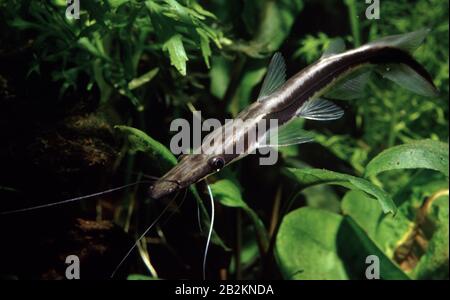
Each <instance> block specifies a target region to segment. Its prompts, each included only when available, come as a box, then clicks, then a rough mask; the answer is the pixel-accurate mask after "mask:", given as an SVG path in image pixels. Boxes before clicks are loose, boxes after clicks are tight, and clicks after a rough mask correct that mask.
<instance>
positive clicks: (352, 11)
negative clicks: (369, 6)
mask: <svg viewBox="0 0 450 300" xmlns="http://www.w3.org/2000/svg"><path fill="white" fill-rule="evenodd" d="M345 4H346V5H347V8H348V15H349V18H350V26H351V28H352V35H353V44H354V46H355V47H359V46H360V45H361V30H360V28H359V20H358V12H357V9H356V2H355V0H346V1H345Z"/></svg>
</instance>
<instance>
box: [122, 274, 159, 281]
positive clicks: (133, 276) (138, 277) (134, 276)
mask: <svg viewBox="0 0 450 300" xmlns="http://www.w3.org/2000/svg"><path fill="white" fill-rule="evenodd" d="M127 280H158V278H154V277H150V276H147V275H142V274H130V275H128V277H127Z"/></svg>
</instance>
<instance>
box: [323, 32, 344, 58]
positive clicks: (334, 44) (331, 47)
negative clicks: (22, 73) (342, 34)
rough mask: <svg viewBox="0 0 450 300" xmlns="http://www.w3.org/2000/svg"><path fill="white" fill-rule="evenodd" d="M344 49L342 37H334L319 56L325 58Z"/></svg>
mask: <svg viewBox="0 0 450 300" xmlns="http://www.w3.org/2000/svg"><path fill="white" fill-rule="evenodd" d="M344 51H345V43H344V40H343V39H342V38H339V37H338V38H334V39H332V40H331V41H330V43H329V44H328V47H327V49H326V50H325V52H323V54H322V56H321V57H320V58H321V59H322V58H327V57H329V56H332V55H335V54H339V53H342V52H344Z"/></svg>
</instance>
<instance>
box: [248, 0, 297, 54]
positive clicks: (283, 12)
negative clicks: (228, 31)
mask: <svg viewBox="0 0 450 300" xmlns="http://www.w3.org/2000/svg"><path fill="white" fill-rule="evenodd" d="M246 2H250V3H249V5H250V6H251V9H247V10H246V11H244V12H246V13H247V14H244V21H245V20H247V24H249V26H252V25H253V24H252V23H254V22H252V21H248V20H249V19H254V18H255V9H256V8H258V7H255V6H254V4H253V3H252V2H254V1H246ZM260 6H261V7H260V8H259V10H260V11H261V14H260V15H261V16H263V18H262V19H261V20H260V21H259V28H258V30H257V32H256V37H255V38H254V39H253V40H252V43H253V44H257V45H261V48H262V50H263V51H264V52H269V53H270V52H273V51H275V50H277V49H278V48H279V47H280V46H281V44H282V43H283V41H284V40H285V39H286V38H287V36H288V35H289V33H290V31H291V27H292V25H293V24H294V21H295V18H296V17H297V15H298V14H299V13H300V11H301V10H302V8H303V1H302V0H279V1H264V2H263V3H262V5H260Z"/></svg>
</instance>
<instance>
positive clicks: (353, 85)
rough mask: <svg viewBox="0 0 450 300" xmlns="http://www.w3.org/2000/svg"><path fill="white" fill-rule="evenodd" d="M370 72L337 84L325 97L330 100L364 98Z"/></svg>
mask: <svg viewBox="0 0 450 300" xmlns="http://www.w3.org/2000/svg"><path fill="white" fill-rule="evenodd" d="M369 79H370V72H369V71H367V70H366V71H364V72H362V73H358V74H355V75H354V76H351V77H348V78H345V79H343V80H342V81H340V82H338V83H337V84H336V85H335V86H334V87H333V88H332V89H331V90H330V91H328V92H327V93H326V94H325V96H326V97H327V98H330V99H339V100H354V99H359V98H362V97H364V90H365V88H366V86H367V84H368V82H369Z"/></svg>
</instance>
